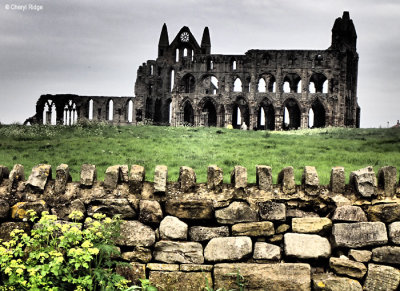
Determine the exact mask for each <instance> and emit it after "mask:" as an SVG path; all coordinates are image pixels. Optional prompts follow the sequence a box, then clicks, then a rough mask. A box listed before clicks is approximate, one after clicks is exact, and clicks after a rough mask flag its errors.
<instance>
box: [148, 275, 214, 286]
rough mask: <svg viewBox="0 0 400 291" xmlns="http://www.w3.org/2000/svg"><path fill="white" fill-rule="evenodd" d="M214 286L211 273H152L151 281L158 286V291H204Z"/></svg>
mask: <svg viewBox="0 0 400 291" xmlns="http://www.w3.org/2000/svg"><path fill="white" fill-rule="evenodd" d="M206 279H207V281H208V284H209V286H211V287H212V286H213V280H212V277H211V272H161V271H150V276H149V280H150V282H151V283H152V284H154V285H156V286H157V287H158V288H159V289H158V290H168V291H169V290H171V291H172V290H185V291H203V290H204V288H205V287H206Z"/></svg>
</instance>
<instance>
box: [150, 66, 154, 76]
mask: <svg viewBox="0 0 400 291" xmlns="http://www.w3.org/2000/svg"><path fill="white" fill-rule="evenodd" d="M150 75H151V76H153V75H154V66H153V65H151V66H150Z"/></svg>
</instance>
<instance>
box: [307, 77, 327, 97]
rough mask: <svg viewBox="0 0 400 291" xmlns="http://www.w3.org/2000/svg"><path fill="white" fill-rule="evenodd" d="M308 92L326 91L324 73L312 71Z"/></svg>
mask: <svg viewBox="0 0 400 291" xmlns="http://www.w3.org/2000/svg"><path fill="white" fill-rule="evenodd" d="M309 91H310V93H328V80H327V78H326V77H325V75H324V74H321V73H314V74H312V76H311V78H310V84H309Z"/></svg>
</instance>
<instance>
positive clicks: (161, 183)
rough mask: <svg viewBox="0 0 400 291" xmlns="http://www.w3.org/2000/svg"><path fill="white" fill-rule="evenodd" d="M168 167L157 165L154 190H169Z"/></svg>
mask: <svg viewBox="0 0 400 291" xmlns="http://www.w3.org/2000/svg"><path fill="white" fill-rule="evenodd" d="M167 179H168V168H167V166H160V165H157V166H156V169H155V171H154V191H155V192H164V193H165V192H166V191H167Z"/></svg>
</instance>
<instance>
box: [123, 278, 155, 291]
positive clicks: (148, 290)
mask: <svg viewBox="0 0 400 291" xmlns="http://www.w3.org/2000/svg"><path fill="white" fill-rule="evenodd" d="M139 281H140V285H141V286H132V287H129V288H128V289H126V290H125V291H133V290H142V291H157V290H158V289H157V287H155V286H153V285H151V283H150V280H149V279H139Z"/></svg>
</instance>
